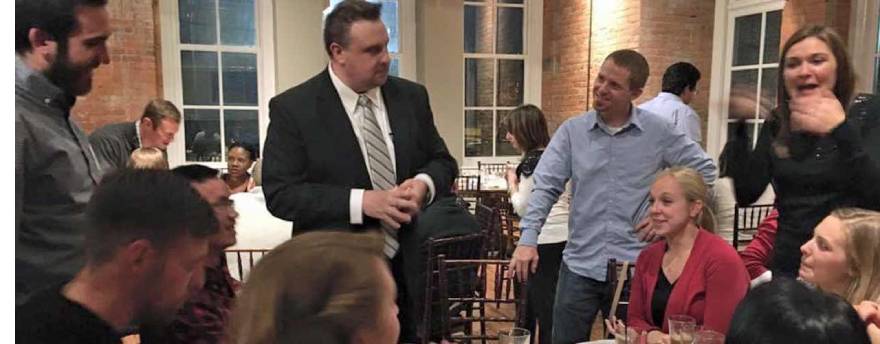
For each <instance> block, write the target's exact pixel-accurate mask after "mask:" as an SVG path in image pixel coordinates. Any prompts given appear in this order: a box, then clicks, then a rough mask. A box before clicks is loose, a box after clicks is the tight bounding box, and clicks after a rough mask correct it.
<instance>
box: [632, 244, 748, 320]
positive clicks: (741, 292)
mask: <svg viewBox="0 0 880 344" xmlns="http://www.w3.org/2000/svg"><path fill="white" fill-rule="evenodd" d="M665 251H666V242H664V241H659V242H655V243H653V244H651V245H650V246H648V247H646V248H645V249H644V250H643V251H642V253H641V254H639V258H638V260H637V261H636V271H635V274H634V275H633V279H632V286H631V293H630V300H629V310H628V314H627V323H628V326H630V327H634V328H636V329H637V330H639V331H650V330H657V329H661V330H662V331H663V332H665V333H668V332H669V325H668V324H667V320H666V319H667V318H669V316H670V315H679V314H687V315H690V316H692V317H694V319H697V325H698V326H699V325H703V326H704V327H705V328H706V329H710V330H714V331H718V332H721V333H725V334H726V333H727V328H728V326H729V325H730V318H731V317H732V316H733V310H734V308H736V305H737V304H739V301H740V300H742V298H743V297H744V296H745V295H746V291H748V290H749V275H748V273H746V269H745V267H744V266H743V264H742V261H740V259H739V256H737V254H736V251H735V250H734V249H733V247H732V246H730V244H728V243H727V242H725V241H724V239H721V238H720V237H718V236H716V235H714V234H712V233H709V232H707V231H705V230H702V229H701V230H700V231H699V232H698V233H697V238H696V240H695V241H694V247H693V248H692V249H691V254H690V256H688V259H687V262H685V265H684V269H683V270H682V272H681V276H680V277H679V278H678V280H677V281H676V282H675V285H674V286H673V288H672V292H671V293H670V295H669V302H668V303H667V305H666V313H665V314H664V316H663V324H662V326H658V324H655V323H654V320H653V316H652V315H651V300H652V298H653V297H654V288H655V287H656V285H657V278H658V276H659V273H660V265H661V264H662V262H663V253H664V252H665Z"/></svg>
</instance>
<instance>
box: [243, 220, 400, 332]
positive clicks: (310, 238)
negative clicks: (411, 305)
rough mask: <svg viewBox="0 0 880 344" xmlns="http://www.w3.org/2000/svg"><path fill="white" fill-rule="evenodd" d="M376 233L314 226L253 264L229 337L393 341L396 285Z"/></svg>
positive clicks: (397, 328)
mask: <svg viewBox="0 0 880 344" xmlns="http://www.w3.org/2000/svg"><path fill="white" fill-rule="evenodd" d="M383 245H384V241H383V237H382V236H381V235H379V234H378V233H372V232H370V233H351V232H342V231H314V232H307V233H304V234H300V235H297V236H295V237H293V238H292V239H290V240H289V241H287V242H286V243H284V244H281V245H280V246H278V247H277V248H275V249H274V250H272V251H271V252H269V253H268V254H267V255H266V256H264V257H263V258H262V259H261V260H260V262H259V264H257V266H256V267H255V268H254V270H253V271H251V275H250V277H248V280H247V282H246V283H245V285H244V289H243V291H242V293H241V296H240V297H239V299H238V300H237V301H236V308H235V311H234V313H233V318H232V319H233V320H232V327H231V329H230V331H229V332H230V333H229V337H230V340H229V342H230V343H235V344H274V343H333V344H352V343H376V344H393V343H397V339H398V336H399V334H400V326H399V323H398V320H397V305H396V304H395V297H396V295H397V294H396V292H395V290H396V288H395V285H394V280H393V279H392V278H391V271H390V270H389V268H388V263H387V262H386V261H385V258H384V255H383V253H382V248H383Z"/></svg>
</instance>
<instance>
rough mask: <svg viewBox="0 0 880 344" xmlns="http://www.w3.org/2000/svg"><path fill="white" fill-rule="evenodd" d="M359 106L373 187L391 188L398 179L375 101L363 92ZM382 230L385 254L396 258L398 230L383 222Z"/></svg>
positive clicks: (398, 246) (378, 188) (380, 188)
mask: <svg viewBox="0 0 880 344" xmlns="http://www.w3.org/2000/svg"><path fill="white" fill-rule="evenodd" d="M357 106H358V108H360V109H361V114H362V115H363V124H362V126H361V136H363V138H364V145H365V146H366V148H367V159H368V160H369V162H370V179H371V181H372V182H373V189H374V190H391V189H393V188H394V186H395V185H397V183H395V180H397V179H396V178H395V176H394V165H393V164H392V163H391V156H390V155H389V154H388V145H387V144H386V143H385V140H384V139H383V136H382V129H381V128H380V127H379V121H377V120H376V114H375V113H373V102H372V101H371V100H370V98H368V97H367V96H366V95H363V94H361V95H360V96H359V97H358V103H357ZM382 230H383V232H385V248H384V252H385V255H386V256H388V258H394V255H395V254H397V250H398V249H399V248H400V244H399V243H398V242H397V232H396V231H395V229H394V228H391V227H389V226H387V225H385V224H382Z"/></svg>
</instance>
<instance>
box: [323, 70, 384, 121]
mask: <svg viewBox="0 0 880 344" xmlns="http://www.w3.org/2000/svg"><path fill="white" fill-rule="evenodd" d="M327 69H329V70H330V81H332V82H333V87H334V88H336V92H337V93H339V99H340V100H342V106H343V107H344V108H345V113H347V114H348V117H352V116H353V115H354V110H355V109H356V108H357V102H358V97H360V94H359V93H357V92H355V91H354V90H352V89H351V87H348V85H346V84H345V83H344V82H342V80H341V79H339V77H337V76H336V72H334V71H333V66H331V65H329V64H328V65H327ZM364 94H365V95H366V96H367V98H370V101H372V102H373V106H374V107H376V108H378V109H380V110H383V111H384V102H382V90H381V89H380V88H379V87H374V88H372V89H369V90H367V91H366V92H364Z"/></svg>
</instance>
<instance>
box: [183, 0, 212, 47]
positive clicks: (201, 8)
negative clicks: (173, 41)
mask: <svg viewBox="0 0 880 344" xmlns="http://www.w3.org/2000/svg"><path fill="white" fill-rule="evenodd" d="M177 9H178V11H179V13H180V14H179V15H180V43H189V44H216V43H217V13H216V12H217V11H216V8H215V7H214V0H179V1H178V3H177Z"/></svg>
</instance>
